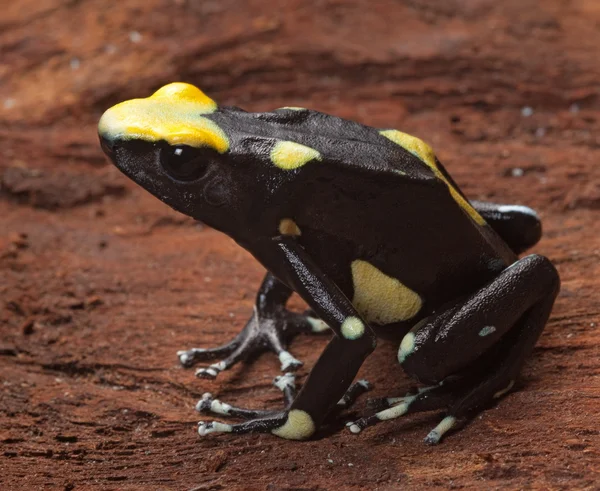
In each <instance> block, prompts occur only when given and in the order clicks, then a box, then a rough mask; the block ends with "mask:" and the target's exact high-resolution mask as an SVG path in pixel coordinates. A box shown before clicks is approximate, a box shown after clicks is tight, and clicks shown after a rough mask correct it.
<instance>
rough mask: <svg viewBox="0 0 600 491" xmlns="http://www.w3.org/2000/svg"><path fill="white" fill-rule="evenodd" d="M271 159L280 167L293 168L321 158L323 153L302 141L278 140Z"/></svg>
mask: <svg viewBox="0 0 600 491" xmlns="http://www.w3.org/2000/svg"><path fill="white" fill-rule="evenodd" d="M271 160H272V161H273V163H274V164H275V165H276V166H277V167H279V168H280V169H284V170H292V169H297V168H298V167H302V166H303V165H304V164H306V163H308V162H310V161H311V160H321V154H320V153H319V152H317V151H316V150H314V149H313V148H310V147H307V146H306V145H301V144H300V143H295V142H291V141H278V142H277V143H276V144H275V146H274V147H273V150H271Z"/></svg>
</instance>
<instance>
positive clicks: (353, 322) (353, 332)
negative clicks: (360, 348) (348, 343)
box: [341, 317, 365, 339]
mask: <svg viewBox="0 0 600 491" xmlns="http://www.w3.org/2000/svg"><path fill="white" fill-rule="evenodd" d="M341 331H342V336H344V337H345V338H346V339H358V338H360V337H361V336H362V335H363V334H364V333H365V325H364V323H363V321H361V320H360V319H359V318H358V317H347V318H346V319H345V320H344V322H342V327H341Z"/></svg>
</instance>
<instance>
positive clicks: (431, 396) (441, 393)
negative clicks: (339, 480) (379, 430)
mask: <svg viewBox="0 0 600 491" xmlns="http://www.w3.org/2000/svg"><path fill="white" fill-rule="evenodd" d="M558 288H559V279H558V274H557V273H556V270H555V269H554V267H553V266H552V264H551V263H550V262H549V261H548V260H547V259H546V258H544V257H542V256H536V255H531V256H527V257H525V258H523V259H521V260H519V261H517V262H516V263H514V264H513V265H512V266H510V267H509V268H507V269H505V270H504V271H503V272H502V273H501V274H500V275H498V277H496V278H495V279H493V280H492V281H490V282H489V283H488V284H487V285H485V286H484V287H482V288H481V289H480V290H478V291H477V292H475V293H474V294H473V295H471V296H470V297H468V298H466V299H462V300H459V301H457V302H456V303H455V304H454V305H452V306H450V307H449V308H448V309H447V310H444V311H439V312H437V313H436V314H433V315H432V316H430V317H427V318H425V319H423V320H422V321H420V322H419V323H418V324H417V325H416V326H415V327H414V328H413V329H412V330H411V332H409V333H408V334H406V336H404V338H403V340H402V343H401V344H400V349H399V352H398V359H399V361H400V363H401V365H402V367H403V368H404V370H405V371H406V372H407V373H408V374H409V375H412V376H414V377H415V378H416V379H417V380H421V381H430V382H435V381H440V380H441V381H442V382H443V383H442V384H439V385H437V386H433V387H431V388H427V389H425V390H421V391H420V392H418V393H416V394H410V395H408V396H406V397H404V398H400V399H393V398H392V399H384V400H379V404H380V407H386V405H389V406H391V407H388V408H385V409H383V410H381V411H379V412H377V413H375V414H374V415H372V416H369V417H367V418H363V419H361V420H359V421H356V422H353V423H350V424H349V425H348V427H349V429H350V431H352V432H353V433H359V432H360V431H361V430H363V429H364V428H366V427H368V426H372V425H374V424H377V423H379V422H381V421H386V420H389V419H395V418H398V417H400V416H403V415H406V414H410V413H413V412H418V411H431V410H439V409H443V410H445V411H446V417H445V418H444V419H443V420H442V422H441V423H440V424H439V425H438V426H436V427H435V428H434V429H433V430H432V431H431V432H430V433H429V435H428V436H427V438H426V439H425V441H426V442H427V443H429V444H435V443H438V442H439V440H440V439H441V438H442V436H443V435H444V433H446V432H447V431H449V430H450V429H452V428H456V427H457V426H458V425H459V424H460V423H462V422H463V421H465V420H467V419H468V418H469V417H471V416H472V415H473V414H475V413H476V412H478V411H480V410H481V409H482V408H483V407H485V406H488V405H490V403H492V402H493V401H494V400H495V399H499V398H500V397H502V396H503V395H504V394H506V393H507V392H508V391H509V390H510V389H511V388H512V387H513V385H514V382H515V379H516V377H517V376H518V373H519V371H520V369H521V366H522V365H523V361H524V359H525V358H526V356H527V355H528V354H529V353H530V352H531V350H532V349H533V346H534V344H535V342H536V341H537V339H538V337H539V335H540V333H541V332H542V329H543V328H544V325H545V324H546V321H547V319H548V316H549V314H550V311H551V309H552V305H553V303H554V299H555V297H556V294H557V293H558Z"/></svg>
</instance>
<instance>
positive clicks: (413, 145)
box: [379, 130, 486, 225]
mask: <svg viewBox="0 0 600 491" xmlns="http://www.w3.org/2000/svg"><path fill="white" fill-rule="evenodd" d="M379 133H380V134H381V135H383V136H385V137H386V138H388V139H389V140H392V141H393V142H394V143H396V144H398V145H400V146H401V147H402V148H404V149H406V150H408V151H409V152H410V153H412V154H413V155H414V156H416V157H417V158H418V159H419V160H421V161H422V162H424V163H425V164H426V165H427V166H428V167H429V168H431V170H432V171H433V173H434V174H435V175H436V177H437V178H438V179H441V180H442V181H444V183H446V186H448V189H449V190H450V194H451V195H452V197H453V198H454V200H455V201H456V202H457V203H458V204H459V205H460V206H461V208H462V209H463V210H465V211H466V212H467V213H468V214H469V216H470V217H471V218H472V219H473V220H474V221H475V223H478V224H479V225H485V223H486V222H485V220H484V219H483V217H482V216H481V215H480V214H479V213H477V210H475V208H473V207H472V206H471V204H470V203H469V202H468V201H467V200H466V199H465V198H463V197H462V195H461V194H460V193H459V192H458V191H457V190H456V189H454V186H453V185H452V184H451V183H450V182H449V181H448V180H447V179H446V177H445V176H444V174H442V172H441V171H440V169H439V168H438V166H437V164H436V162H435V153H434V152H433V149H432V148H431V147H430V146H429V145H427V143H425V142H424V141H423V140H421V139H419V138H417V137H415V136H412V135H409V134H407V133H402V132H401V131H398V130H383V131H380V132H379Z"/></svg>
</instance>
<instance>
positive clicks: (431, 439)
mask: <svg viewBox="0 0 600 491" xmlns="http://www.w3.org/2000/svg"><path fill="white" fill-rule="evenodd" d="M454 399H455V397H454V396H453V395H452V392H451V388H449V387H448V386H445V385H443V384H439V385H433V386H428V387H423V388H420V389H419V390H418V391H417V392H416V393H409V394H407V395H406V396H404V397H384V398H381V399H372V400H370V401H369V402H368V405H369V406H370V407H372V408H377V409H379V410H378V412H376V413H375V414H373V415H371V416H367V417H364V418H361V419H359V420H357V421H350V422H348V423H346V426H347V427H348V429H349V430H350V431H351V432H352V433H354V434H357V433H360V432H361V431H362V430H364V429H365V428H368V427H369V426H374V425H376V424H378V423H381V422H383V421H387V420H390V419H396V418H399V417H401V416H405V415H408V414H412V413H416V412H421V411H431V410H439V409H447V410H448V411H449V414H448V416H446V417H445V418H444V419H443V420H442V422H441V423H440V424H439V425H438V426H436V427H435V428H434V429H433V430H432V431H431V432H429V434H428V435H427V437H426V438H425V441H426V443H429V444H436V443H438V442H439V441H440V439H441V437H442V436H443V435H444V433H446V432H447V431H449V430H450V429H452V428H454V427H456V426H457V424H458V423H459V422H462V420H461V419H460V418H458V417H457V416H452V415H450V412H451V410H450V409H449V407H450V406H452V401H453V400H454Z"/></svg>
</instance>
